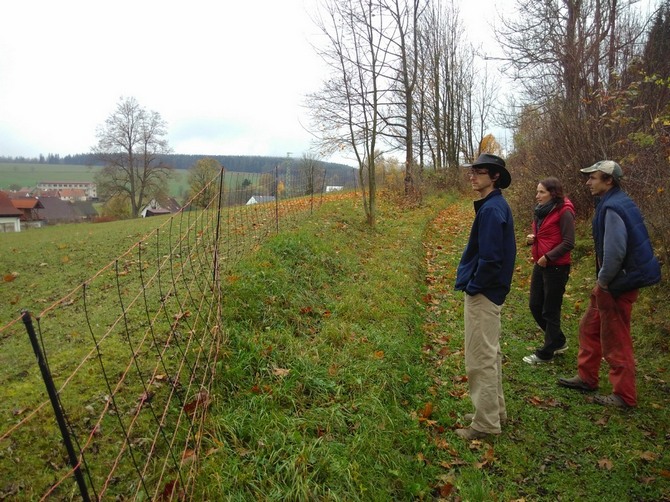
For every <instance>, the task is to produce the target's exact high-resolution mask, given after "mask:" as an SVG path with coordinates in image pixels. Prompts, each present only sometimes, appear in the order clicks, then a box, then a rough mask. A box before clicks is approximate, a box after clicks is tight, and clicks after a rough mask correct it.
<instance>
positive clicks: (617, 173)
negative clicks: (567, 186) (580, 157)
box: [579, 160, 623, 180]
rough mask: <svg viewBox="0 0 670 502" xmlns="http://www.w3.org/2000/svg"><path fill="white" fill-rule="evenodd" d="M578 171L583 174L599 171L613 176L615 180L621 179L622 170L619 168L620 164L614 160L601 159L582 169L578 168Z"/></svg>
mask: <svg viewBox="0 0 670 502" xmlns="http://www.w3.org/2000/svg"><path fill="white" fill-rule="evenodd" d="M579 171H580V172H582V173H584V174H590V173H594V172H596V171H600V172H601V173H605V174H609V175H610V176H613V177H614V179H617V180H620V179H623V171H622V170H621V166H620V165H619V164H617V163H616V162H614V161H613V160H601V161H599V162H596V163H595V164H593V165H592V166H591V167H585V168H584V169H580V170H579Z"/></svg>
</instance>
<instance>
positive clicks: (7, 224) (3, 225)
mask: <svg viewBox="0 0 670 502" xmlns="http://www.w3.org/2000/svg"><path fill="white" fill-rule="evenodd" d="M22 215H23V212H22V211H21V210H19V209H16V208H15V207H14V204H12V201H11V199H10V198H9V196H8V195H7V194H6V193H5V192H0V233H3V232H20V231H21V216H22Z"/></svg>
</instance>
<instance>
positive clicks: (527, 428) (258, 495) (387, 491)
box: [0, 196, 670, 501]
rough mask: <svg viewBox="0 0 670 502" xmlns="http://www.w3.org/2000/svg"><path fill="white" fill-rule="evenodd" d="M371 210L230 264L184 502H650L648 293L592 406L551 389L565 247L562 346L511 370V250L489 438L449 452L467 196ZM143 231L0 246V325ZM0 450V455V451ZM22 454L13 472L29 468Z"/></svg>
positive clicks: (656, 375) (0, 241) (521, 274)
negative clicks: (500, 403)
mask: <svg viewBox="0 0 670 502" xmlns="http://www.w3.org/2000/svg"><path fill="white" fill-rule="evenodd" d="M379 210H380V212H379V218H378V220H379V224H378V226H377V227H376V228H375V229H370V228H368V227H367V226H366V225H364V224H362V223H361V221H362V219H363V217H362V209H361V207H360V205H359V204H358V203H357V202H356V203H352V202H351V201H340V202H337V203H333V204H326V205H324V206H323V207H322V208H321V209H320V210H319V211H317V213H316V214H315V215H314V217H313V218H312V219H311V220H310V221H308V222H307V223H306V224H303V225H302V226H301V227H300V228H299V229H297V230H292V231H287V232H283V233H281V234H279V235H278V236H276V237H273V238H271V239H270V240H269V241H267V242H265V243H263V244H262V245H260V246H259V247H258V249H257V251H256V252H255V253H254V254H253V255H249V256H248V257H247V258H246V259H244V260H243V261H241V262H240V263H238V264H237V265H236V267H235V269H234V270H233V271H231V273H230V276H229V280H228V281H227V283H226V292H225V293H226V294H225V295H224V301H223V303H222V318H223V324H224V325H225V330H226V335H227V339H228V340H229V341H228V345H227V346H226V347H225V348H224V352H223V354H222V357H221V358H220V360H219V363H218V365H217V385H216V389H215V395H214V396H213V401H212V405H211V408H210V410H209V413H208V424H207V428H206V430H205V431H203V444H204V451H203V452H202V456H201V458H200V459H199V462H200V471H199V478H198V479H199V483H198V488H197V491H196V493H195V495H194V498H195V499H198V500H226V499H230V500H347V501H349V500H352V501H357V500H360V501H363V500H365V501H367V500H437V499H440V500H452V501H456V500H459V501H460V500H463V501H489V500H499V501H509V500H518V501H520V500H528V501H531V500H547V501H554V500H570V501H572V500H575V501H576V500H579V501H602V500H617V501H641V500H642V501H652V500H670V448H669V446H670V414H669V413H668V411H667V410H668V406H669V405H670V384H669V380H670V377H669V376H668V371H670V362H669V358H668V354H669V352H670V348H669V340H668V338H667V335H664V334H663V333H662V332H661V331H660V330H659V329H658V328H657V327H656V326H655V324H654V323H653V320H654V318H663V319H664V318H665V317H666V316H667V313H668V311H667V306H663V305H656V304H655V302H654V298H655V295H657V294H658V291H659V289H658V288H661V287H665V286H664V285H663V286H656V287H654V288H649V289H646V290H644V291H643V293H642V295H641V299H640V301H639V302H638V304H637V305H636V307H635V310H634V312H633V331H634V341H635V349H636V356H637V359H638V391H639V394H640V396H639V397H640V404H639V407H638V408H637V409H635V410H630V411H623V412H622V411H616V410H609V409H605V408H602V407H600V406H597V405H594V404H592V403H591V402H589V396H585V395H582V394H580V393H578V392H573V391H570V390H567V389H562V388H559V387H557V386H556V383H555V382H556V379H557V378H558V377H559V376H572V375H573V374H574V373H575V369H576V353H577V340H576V329H577V324H578V322H579V319H580V317H581V314H582V312H583V308H584V305H585V302H586V301H587V299H588V294H589V291H590V288H591V286H592V284H593V277H592V274H593V264H592V256H591V255H590V249H591V247H590V244H589V243H588V241H585V242H580V243H579V249H578V252H577V253H575V255H576V256H575V258H576V260H575V265H574V268H573V272H572V275H571V279H570V282H569V284H568V291H567V293H566V300H565V306H564V329H565V331H566V333H567V334H568V338H569V345H570V349H569V351H568V353H567V354H566V355H564V356H563V357H560V358H558V359H557V360H556V361H554V362H552V363H549V364H546V365H542V366H538V367H531V366H528V365H526V364H525V363H523V362H522V361H521V358H522V357H523V356H524V355H527V354H528V353H530V352H531V351H532V350H533V349H534V348H535V346H536V345H537V344H538V343H539V342H540V338H541V333H540V332H539V330H538V329H537V328H536V327H535V326H534V323H533V320H532V316H531V315H530V312H529V311H528V307H527V295H528V286H529V277H530V263H529V261H528V259H527V258H528V256H527V255H528V250H527V249H525V248H523V247H520V248H519V256H518V263H517V270H516V273H515V277H514V284H513V289H512V292H511V293H510V295H509V297H508V299H507V302H506V304H505V306H504V308H503V331H504V335H503V340H502V345H503V352H504V355H505V363H504V369H503V373H504V386H505V393H506V398H507V404H508V408H509V414H510V422H509V424H508V425H507V426H506V427H505V428H504V430H503V433H502V434H501V436H500V437H497V438H495V439H492V440H490V441H473V442H466V441H463V440H461V439H459V438H458V437H457V436H456V435H455V434H454V432H453V430H454V429H455V428H456V427H458V426H460V425H462V424H463V415H464V414H465V413H468V412H470V411H471V404H470V401H469V397H468V394H467V381H466V378H465V369H464V367H463V353H462V343H463V337H462V332H463V324H462V295H461V294H459V293H455V292H454V291H453V278H454V273H455V266H456V264H457V262H458V259H459V257H460V252H461V251H462V249H463V246H464V243H465V239H466V238H467V232H468V230H469V224H470V222H471V218H472V209H471V203H470V201H464V200H459V199H456V198H455V197H447V196H442V197H438V198H431V199H430V200H428V201H427V202H426V204H424V205H423V206H422V207H421V208H418V209H413V210H408V209H406V208H403V207H399V206H396V205H394V204H391V203H389V202H387V201H384V200H383V198H382V201H381V202H380V209H379ZM149 223H151V220H134V221H130V222H115V223H106V224H100V225H66V226H62V227H54V228H47V229H44V231H40V232H26V233H24V234H10V235H7V236H6V237H8V238H6V237H5V236H3V237H2V238H0V256H2V257H3V259H2V267H3V269H2V270H0V272H1V273H2V275H3V276H4V275H5V274H7V273H11V272H13V271H14V269H16V271H17V272H18V276H17V277H16V278H15V279H14V280H12V282H5V283H0V296H1V298H0V300H2V302H1V303H2V305H3V307H1V308H3V310H2V311H1V312H2V319H3V321H4V320H6V319H7V317H6V316H8V315H9V314H10V313H11V314H13V313H14V312H15V311H16V310H17V306H18V305H22V306H27V307H30V305H31V304H34V303H35V302H37V303H38V304H39V303H40V302H42V301H48V300H50V299H57V298H60V297H61V296H62V293H65V292H66V291H68V290H69V289H71V288H73V287H75V286H76V285H77V284H78V283H79V282H80V281H81V280H82V278H84V277H86V276H87V275H90V274H92V273H94V272H95V271H96V270H97V268H99V267H100V266H101V265H102V264H105V263H106V262H107V261H108V260H109V259H111V257H113V256H115V255H116V254H118V253H120V252H121V251H123V250H124V249H125V248H127V247H128V245H129V244H130V243H131V242H132V241H134V240H136V239H137V238H138V236H139V235H141V234H143V233H145V232H147V231H148V230H149V228H148V227H145V226H140V225H147V224H149ZM518 227H519V234H520V235H519V236H518V237H519V242H521V234H524V233H525V232H523V230H524V228H523V223H520V224H519V225H518ZM581 233H582V234H583V233H584V232H581ZM84 243H86V244H87V247H88V254H87V252H86V251H85V250H83V249H82V248H84ZM91 250H95V251H94V253H92V254H91ZM10 256H11V260H7V258H6V257H10ZM64 256H67V259H66V260H64V259H63V257H64ZM42 262H46V263H47V265H45V266H43V267H39V264H41V263H42ZM26 291H29V293H26ZM16 295H18V296H19V298H18V300H17V299H16V298H15V296H16ZM15 300H16V301H15ZM12 302H13V305H14V306H13V307H7V306H6V304H8V303H12ZM1 343H6V342H4V341H3V342H1ZM26 358H27V360H26V361H15V360H13V361H12V360H7V359H5V361H4V362H3V365H2V366H0V382H3V385H1V386H0V402H3V403H5V406H11V395H12V394H11V393H12V392H15V388H10V387H9V386H8V385H7V382H8V377H7V372H10V374H11V375H12V379H14V378H15V377H16V371H14V369H13V368H15V367H16V365H25V364H28V362H30V361H31V360H32V356H31V355H26ZM601 377H602V381H601V386H602V391H603V392H608V390H609V384H608V382H607V378H606V373H605V372H604V371H603V373H601ZM0 448H1V449H0V460H2V459H3V458H9V457H10V456H11V451H10V450H9V446H8V445H6V444H0ZM54 448H56V447H54ZM39 456H40V451H35V458H32V459H31V458H24V459H22V462H35V466H36V469H39V470H40V471H43V470H46V471H48V466H47V467H45V466H44V465H42V464H41V463H40V460H39V458H40V457H39ZM29 482H30V480H26V483H29ZM0 493H3V494H7V493H9V491H8V488H7V487H6V486H0ZM19 493H20V492H19ZM17 499H18V500H21V498H20V496H19V497H18V498H17Z"/></svg>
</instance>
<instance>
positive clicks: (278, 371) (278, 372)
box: [272, 368, 291, 378]
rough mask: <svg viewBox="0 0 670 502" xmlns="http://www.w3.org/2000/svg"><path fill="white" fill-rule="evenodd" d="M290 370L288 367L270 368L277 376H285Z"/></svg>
mask: <svg viewBox="0 0 670 502" xmlns="http://www.w3.org/2000/svg"><path fill="white" fill-rule="evenodd" d="M290 372H291V370H290V369H286V368H275V369H273V370H272V373H273V374H274V375H275V376H278V377H280V378H283V377H285V376H288V374H289V373H290Z"/></svg>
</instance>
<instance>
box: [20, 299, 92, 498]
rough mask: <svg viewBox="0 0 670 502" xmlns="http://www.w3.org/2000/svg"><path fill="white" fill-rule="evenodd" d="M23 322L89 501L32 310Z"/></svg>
mask: <svg viewBox="0 0 670 502" xmlns="http://www.w3.org/2000/svg"><path fill="white" fill-rule="evenodd" d="M21 318H22V320H23V324H25V326H26V331H27V332H28V337H29V338H30V343H31V344H32V346H33V351H34V352H35V356H36V357H37V364H38V365H39V367H40V371H41V372H42V379H43V380H44V384H45V385H46V387H47V393H48V394H49V399H50V400H51V406H52V407H53V409H54V414H55V415H56V421H57V422H58V427H59V428H60V433H61V435H62V436H63V443H65V449H66V450H67V455H68V458H69V459H70V464H71V465H72V468H73V469H74V477H75V479H76V480H77V485H78V486H79V492H80V493H81V497H82V499H83V500H84V501H85V502H89V501H90V500H91V499H90V497H89V496H88V489H87V487H86V481H85V480H84V475H83V474H82V472H81V469H80V468H79V460H78V459H77V454H76V452H75V451H74V447H73V445H72V440H71V439H70V431H69V430H68V428H67V424H66V423H65V415H64V413H63V410H62V409H61V407H60V402H59V400H58V392H57V391H56V386H55V385H54V381H53V378H51V373H50V372H49V367H48V366H47V363H46V359H45V358H44V354H42V350H41V349H40V345H39V343H38V341H37V334H36V333H35V328H34V327H33V321H32V319H31V318H30V312H28V311H27V310H24V311H23V314H22V316H21Z"/></svg>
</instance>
